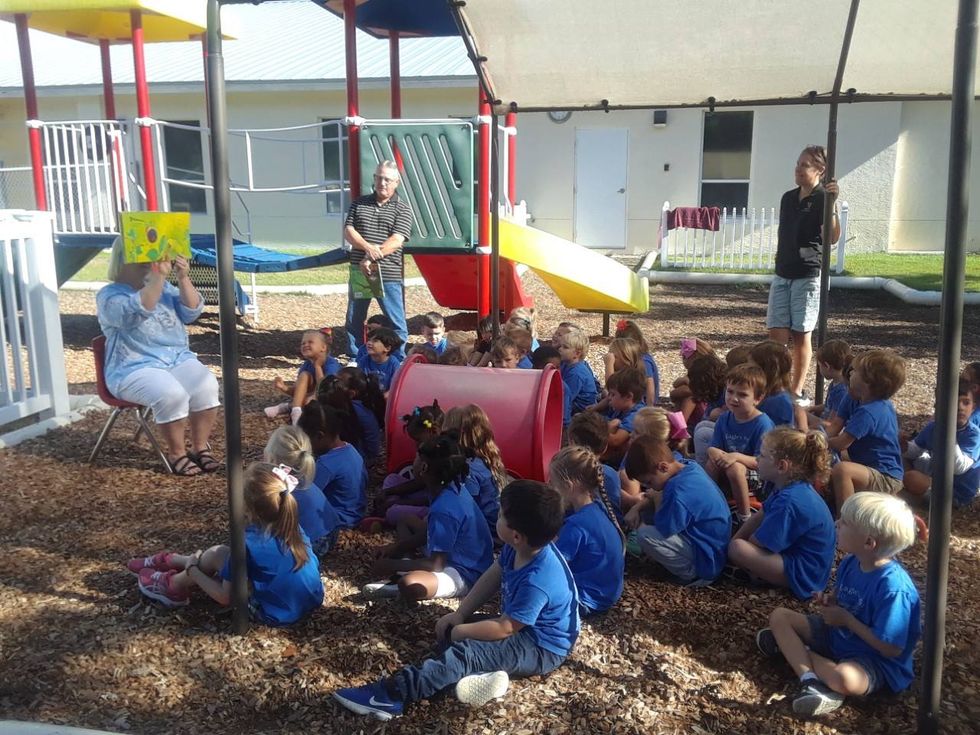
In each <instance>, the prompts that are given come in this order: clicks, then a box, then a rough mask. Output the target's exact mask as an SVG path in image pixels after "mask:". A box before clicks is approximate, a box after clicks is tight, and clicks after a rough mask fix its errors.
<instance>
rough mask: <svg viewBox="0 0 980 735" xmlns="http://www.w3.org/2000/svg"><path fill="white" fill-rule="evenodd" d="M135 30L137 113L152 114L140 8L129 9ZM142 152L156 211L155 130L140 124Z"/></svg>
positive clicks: (146, 181)
mask: <svg viewBox="0 0 980 735" xmlns="http://www.w3.org/2000/svg"><path fill="white" fill-rule="evenodd" d="M129 18H130V25H131V26H132V32H133V37H132V40H133V70H134V71H135V73H136V114H137V115H138V116H139V117H141V118H144V117H149V116H150V90H149V87H148V86H147V83H146V60H145V58H144V57H143V15H142V13H141V12H140V11H139V10H131V11H129ZM139 129H140V153H141V156H142V159H143V186H144V190H145V191H146V208H147V209H148V210H149V211H151V212H155V211H156V210H157V208H158V204H157V176H156V162H155V161H154V159H153V131H152V130H150V128H149V127H148V126H146V125H140V126H139Z"/></svg>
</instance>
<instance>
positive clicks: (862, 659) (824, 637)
mask: <svg viewBox="0 0 980 735" xmlns="http://www.w3.org/2000/svg"><path fill="white" fill-rule="evenodd" d="M806 617H807V621H808V622H809V623H810V650H811V651H813V652H814V653H816V654H818V655H820V656H823V657H824V658H829V659H831V660H835V659H834V655H833V652H832V651H831V650H830V626H829V625H827V624H826V623H825V622H824V621H823V618H821V617H820V616H819V615H807V616H806ZM845 662H847V663H849V664H854V665H855V666H860V667H861V668H862V669H864V673H865V674H867V675H868V690H867V691H866V692H865V693H864V696H867V695H869V694H874V693H875V692H876V691H878V690H879V689H881V688H882V687H883V686H884V684H885V678H884V676H882V673H881V671H880V670H879V669H878V666H877V664H875V662H874V661H872V660H871V659H870V658H868V657H866V656H859V657H857V658H847V659H842V660H841V661H838V662H837V663H845Z"/></svg>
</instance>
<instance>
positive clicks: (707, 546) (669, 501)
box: [626, 436, 732, 585]
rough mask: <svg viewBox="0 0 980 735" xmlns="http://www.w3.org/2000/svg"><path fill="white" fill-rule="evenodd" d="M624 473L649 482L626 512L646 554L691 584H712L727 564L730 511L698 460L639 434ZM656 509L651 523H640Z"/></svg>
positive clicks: (675, 575) (628, 521)
mask: <svg viewBox="0 0 980 735" xmlns="http://www.w3.org/2000/svg"><path fill="white" fill-rule="evenodd" d="M626 474H627V475H628V476H629V477H631V478H632V479H634V480H637V481H639V482H641V483H642V484H643V485H645V486H646V487H648V488H650V489H649V490H648V491H647V493H646V497H645V498H644V500H643V501H641V502H640V503H637V504H636V505H634V506H633V507H632V508H630V510H629V512H628V513H627V514H626V524H627V526H629V527H630V528H635V529H637V539H638V541H639V545H640V549H641V550H642V552H643V554H644V555H646V556H647V557H649V558H650V559H652V560H653V561H655V562H657V563H658V564H659V565H661V566H662V567H664V568H665V569H666V570H667V571H668V572H670V573H671V574H672V575H673V576H674V577H675V578H676V579H677V580H678V581H680V582H681V583H683V584H689V585H706V584H711V582H713V581H714V580H715V579H717V577H718V575H719V574H721V571H722V568H723V567H724V566H725V552H726V550H727V548H728V542H729V540H730V539H731V530H732V524H731V513H730V512H729V510H728V504H727V503H726V502H725V498H724V496H723V495H722V493H721V490H720V489H719V488H718V486H717V485H716V484H715V483H714V481H713V480H712V479H711V478H710V477H708V476H707V475H706V474H705V472H704V470H702V469H701V467H700V465H698V464H697V463H696V462H694V461H692V460H688V459H677V458H676V457H675V456H674V453H673V452H672V451H671V449H670V447H669V446H668V445H667V443H666V442H664V441H659V440H657V439H654V438H653V437H650V436H641V437H639V438H637V439H635V440H634V441H633V443H632V444H630V448H629V451H628V452H627V453H626ZM648 510H653V512H654V515H653V519H652V520H653V523H652V524H650V525H646V524H644V523H642V520H643V517H644V516H645V515H646V512H647V511H648Z"/></svg>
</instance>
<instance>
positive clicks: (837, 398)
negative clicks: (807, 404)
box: [820, 382, 847, 419]
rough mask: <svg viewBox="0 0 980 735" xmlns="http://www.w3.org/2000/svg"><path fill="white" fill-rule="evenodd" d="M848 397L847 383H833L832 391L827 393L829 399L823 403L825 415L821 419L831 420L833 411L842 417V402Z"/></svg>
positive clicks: (821, 415) (831, 385)
mask: <svg viewBox="0 0 980 735" xmlns="http://www.w3.org/2000/svg"><path fill="white" fill-rule="evenodd" d="M846 396H847V383H843V382H841V383H836V382H834V383H831V384H830V390H828V391H827V398H826V400H824V402H823V413H822V414H820V417H821V418H824V419H829V418H830V414H831V412H832V411H834V412H836V413H837V415H838V416H839V415H840V402H841V401H843V400H844V398H845V397H846Z"/></svg>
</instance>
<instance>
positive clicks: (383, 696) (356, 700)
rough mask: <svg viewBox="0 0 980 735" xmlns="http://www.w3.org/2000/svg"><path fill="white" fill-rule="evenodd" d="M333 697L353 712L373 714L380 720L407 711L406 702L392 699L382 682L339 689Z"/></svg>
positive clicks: (388, 718)
mask: <svg viewBox="0 0 980 735" xmlns="http://www.w3.org/2000/svg"><path fill="white" fill-rule="evenodd" d="M333 698H334V699H336V700H337V701H338V702H340V703H341V704H342V705H343V706H344V707H346V708H347V709H349V710H350V711H351V712H356V713H357V714H359V715H372V716H373V717H376V718H378V719H379V720H385V721H387V720H390V719H391V718H392V717H400V716H401V714H402V712H404V711H405V705H404V703H403V702H400V701H398V700H396V699H392V698H391V695H390V694H388V691H387V690H386V689H385V688H384V685H383V684H381V683H380V682H374V683H373V684H365V685H364V686H360V687H351V688H350V689H338V690H337V691H335V692H334V693H333Z"/></svg>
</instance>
